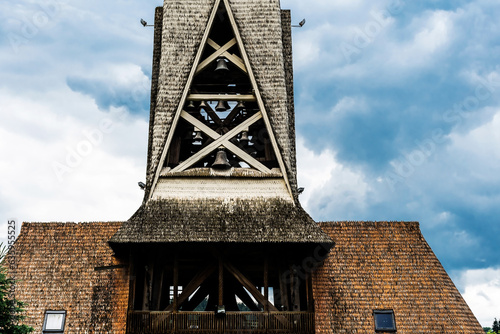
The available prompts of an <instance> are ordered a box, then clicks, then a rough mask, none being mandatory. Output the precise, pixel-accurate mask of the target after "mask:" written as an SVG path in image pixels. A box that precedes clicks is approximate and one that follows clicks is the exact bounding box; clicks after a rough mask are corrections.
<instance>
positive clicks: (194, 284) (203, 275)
mask: <svg viewBox="0 0 500 334" xmlns="http://www.w3.org/2000/svg"><path fill="white" fill-rule="evenodd" d="M214 271H215V265H213V264H211V265H208V266H207V267H205V268H203V269H202V270H200V271H199V272H198V273H197V274H196V275H195V276H194V277H193V279H191V281H190V282H189V283H188V284H187V285H186V286H185V287H184V288H183V289H182V293H181V294H180V296H179V297H178V298H177V304H178V306H181V305H182V303H184V302H185V301H186V299H188V298H189V296H191V294H192V293H193V292H195V291H196V289H197V288H198V287H199V286H200V285H201V284H202V283H203V282H204V281H205V280H206V279H207V278H208V277H209V276H210V275H211V274H212V273H213V272H214ZM172 310H173V304H170V305H169V306H168V307H167V308H166V309H165V311H167V312H168V311H172Z"/></svg>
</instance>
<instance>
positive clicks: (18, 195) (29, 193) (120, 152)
mask: <svg viewBox="0 0 500 334" xmlns="http://www.w3.org/2000/svg"><path fill="white" fill-rule="evenodd" d="M50 95H51V96H52V97H55V98H54V99H43V98H42V99H39V100H37V99H26V97H24V98H23V97H20V96H16V95H15V93H13V92H8V91H5V90H3V91H2V90H0V99H2V100H3V101H6V102H8V103H7V105H6V107H5V109H4V110H2V112H1V113H0V137H1V138H3V139H2V141H0V154H1V156H2V157H3V158H2V160H0V175H4V176H6V177H5V178H4V179H3V181H2V187H0V198H1V202H2V204H3V205H4V207H3V208H2V210H3V212H2V217H1V218H2V220H6V219H8V218H12V217H13V218H17V219H18V223H19V224H20V223H21V222H23V221H107V220H125V219H128V218H129V217H130V216H131V215H132V214H133V212H134V211H135V210H136V209H137V208H138V207H139V205H140V203H141V200H142V195H143V193H142V192H141V190H140V189H139V187H138V186H137V181H141V180H144V175H145V163H146V146H147V128H148V124H147V121H146V120H142V119H138V118H133V117H130V116H129V115H128V114H127V112H126V111H125V110H120V109H116V108H112V109H110V110H109V111H101V110H99V109H98V108H97V106H96V105H95V104H94V103H93V102H92V100H91V99H90V98H89V97H85V96H82V95H80V94H77V93H73V92H71V91H69V92H68V91H65V90H63V91H59V92H55V91H53V92H51V94H50ZM68 95H69V96H68ZM66 100H70V101H72V103H73V104H74V105H75V109H80V108H82V110H81V113H83V114H84V115H85V117H82V114H74V113H69V112H68V113H65V111H66V108H70V106H69V105H66V104H65V103H60V102H61V101H66ZM73 112H74V110H73ZM3 223H5V222H3V221H2V224H3ZM6 231H7V230H6V229H4V230H1V231H0V240H1V239H3V240H5V234H6Z"/></svg>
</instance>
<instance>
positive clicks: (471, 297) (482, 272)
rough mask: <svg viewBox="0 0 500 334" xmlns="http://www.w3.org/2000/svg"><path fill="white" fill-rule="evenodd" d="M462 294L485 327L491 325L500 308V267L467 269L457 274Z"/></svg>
mask: <svg viewBox="0 0 500 334" xmlns="http://www.w3.org/2000/svg"><path fill="white" fill-rule="evenodd" d="M455 276H456V277H457V278H456V282H457V283H458V285H459V286H460V287H461V289H460V290H461V292H462V296H463V297H464V299H465V301H466V302H467V304H468V305H469V307H470V308H471V310H472V312H473V313H474V314H475V315H476V317H477V318H478V320H479V322H480V323H481V325H482V326H484V327H491V324H492V323H493V319H494V318H497V319H498V317H499V314H498V313H499V310H500V269H499V268H485V269H474V270H465V271H463V272H460V273H456V275H455Z"/></svg>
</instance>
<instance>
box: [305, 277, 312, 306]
mask: <svg viewBox="0 0 500 334" xmlns="http://www.w3.org/2000/svg"><path fill="white" fill-rule="evenodd" d="M306 285H307V296H306V297H307V311H308V312H314V298H313V290H312V277H311V274H307V276H306Z"/></svg>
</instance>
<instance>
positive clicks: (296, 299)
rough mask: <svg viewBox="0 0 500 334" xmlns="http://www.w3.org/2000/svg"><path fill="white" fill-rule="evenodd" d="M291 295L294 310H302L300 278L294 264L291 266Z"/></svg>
mask: <svg viewBox="0 0 500 334" xmlns="http://www.w3.org/2000/svg"><path fill="white" fill-rule="evenodd" d="M290 278H291V279H290V281H291V282H290V295H291V299H292V300H291V302H292V305H291V306H292V311H300V290H299V289H300V279H299V277H298V276H297V271H296V269H295V268H293V266H290Z"/></svg>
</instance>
